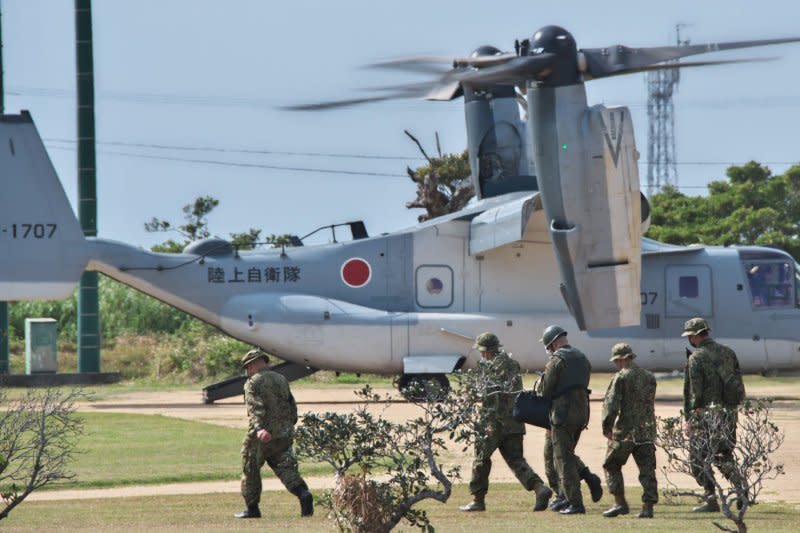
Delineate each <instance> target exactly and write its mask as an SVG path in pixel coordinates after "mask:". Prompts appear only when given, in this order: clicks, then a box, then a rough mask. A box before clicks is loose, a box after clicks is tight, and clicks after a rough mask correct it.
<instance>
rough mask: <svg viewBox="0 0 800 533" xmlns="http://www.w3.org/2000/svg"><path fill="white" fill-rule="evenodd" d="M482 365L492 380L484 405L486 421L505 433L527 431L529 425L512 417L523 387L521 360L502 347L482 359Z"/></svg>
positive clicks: (480, 363)
mask: <svg viewBox="0 0 800 533" xmlns="http://www.w3.org/2000/svg"><path fill="white" fill-rule="evenodd" d="M478 368H479V370H480V371H481V372H482V373H483V375H484V377H485V378H486V379H487V381H488V382H489V386H488V387H487V388H486V391H485V392H484V396H483V404H482V409H481V413H482V415H483V417H484V420H485V421H486V424H487V425H489V426H491V427H492V428H493V430H494V431H496V432H501V433H504V434H514V433H525V425H524V424H522V423H521V422H517V421H516V420H514V419H513V418H511V412H512V411H513V410H514V399H515V398H516V396H517V393H518V392H520V391H522V376H521V375H520V368H519V363H518V362H517V361H516V360H514V359H512V358H511V356H510V355H508V354H507V353H506V352H505V350H500V351H499V352H497V354H495V356H494V357H493V358H492V359H488V360H486V359H481V360H480V362H479V363H478Z"/></svg>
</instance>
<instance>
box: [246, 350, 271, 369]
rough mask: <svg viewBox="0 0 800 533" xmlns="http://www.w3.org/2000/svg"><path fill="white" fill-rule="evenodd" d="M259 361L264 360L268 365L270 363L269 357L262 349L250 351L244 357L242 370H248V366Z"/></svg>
mask: <svg viewBox="0 0 800 533" xmlns="http://www.w3.org/2000/svg"><path fill="white" fill-rule="evenodd" d="M259 359H264V360H265V362H266V363H269V356H268V355H267V353H266V352H265V351H263V350H262V349H261V348H256V349H255V350H250V351H249V352H247V353H246V354H244V356H243V357H242V368H247V365H249V364H250V363H252V362H253V361H258V360H259Z"/></svg>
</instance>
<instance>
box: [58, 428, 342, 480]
mask: <svg viewBox="0 0 800 533" xmlns="http://www.w3.org/2000/svg"><path fill="white" fill-rule="evenodd" d="M80 416H81V418H82V419H83V420H84V421H85V427H86V431H85V433H84V435H83V437H82V438H81V440H80V443H79V444H78V449H79V453H77V454H76V455H75V460H74V462H73V463H72V465H71V468H72V470H73V471H74V472H75V473H76V474H77V479H76V480H75V481H72V482H68V483H59V484H57V485H54V486H52V487H51V488H71V489H80V488H96V487H112V486H122V485H140V484H153V483H173V482H186V481H211V480H235V479H239V475H240V473H241V462H240V458H239V449H240V447H241V442H242V437H243V436H244V430H243V429H231V428H225V427H221V426H217V425H213V424H206V423H202V422H192V421H188V420H180V419H176V418H170V417H164V416H157V415H155V416H154V415H137V414H124V413H81V414H80ZM301 472H302V473H303V475H322V474H328V473H330V472H331V470H330V468H328V467H327V466H323V465H322V464H314V463H307V462H305V463H303V464H302V465H301ZM264 474H265V477H269V476H272V472H271V471H270V470H269V468H267V469H265V471H264Z"/></svg>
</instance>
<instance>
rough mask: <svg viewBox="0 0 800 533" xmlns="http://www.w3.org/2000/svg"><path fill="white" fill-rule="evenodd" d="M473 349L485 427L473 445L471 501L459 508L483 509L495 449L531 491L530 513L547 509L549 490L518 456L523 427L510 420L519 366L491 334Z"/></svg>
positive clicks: (484, 335) (519, 384)
mask: <svg viewBox="0 0 800 533" xmlns="http://www.w3.org/2000/svg"><path fill="white" fill-rule="evenodd" d="M475 349H476V350H478V351H480V353H481V361H479V362H478V369H479V370H480V371H481V372H482V373H483V375H484V377H485V378H486V382H487V383H488V384H489V386H488V388H487V390H485V391H484V396H483V402H482V404H481V418H482V420H483V421H484V422H485V424H486V425H485V427H484V430H485V435H484V437H485V438H483V439H482V440H479V441H478V442H477V443H475V459H474V461H473V463H472V479H471V480H470V482H469V492H470V494H472V501H471V502H470V503H468V504H467V505H464V506H462V507H460V508H459V509H460V510H461V511H467V512H470V511H485V510H486V493H487V492H488V491H489V473H490V472H491V470H492V454H493V453H494V452H495V450H498V449H499V450H500V454H501V455H502V456H503V459H505V461H506V464H508V466H509V467H510V468H511V470H512V471H513V472H514V475H515V476H517V479H518V480H519V482H520V483H522V486H523V487H525V489H526V490H528V491H531V490H532V491H535V493H536V501H535V504H534V507H533V510H534V511H543V510H545V509H547V502H548V501H549V500H550V496H552V495H553V491H552V490H550V488H549V487H547V485H545V484H544V482H543V481H542V479H541V478H540V477H539V476H538V475H536V472H534V471H533V469H532V468H531V467H530V465H528V462H527V461H526V460H525V458H524V457H523V456H522V439H523V436H524V434H525V426H524V425H523V424H522V423H521V422H517V421H515V420H514V419H513V418H512V417H511V412H512V410H513V408H514V398H515V396H516V393H517V392H520V391H521V390H522V377H521V376H520V368H519V363H518V362H516V361H515V360H514V359H512V358H511V357H510V356H509V355H508V354H507V353H506V352H505V350H502V349H501V344H500V340H499V339H498V338H497V335H495V334H494V333H482V334H480V335H478V337H477V339H476V340H475Z"/></svg>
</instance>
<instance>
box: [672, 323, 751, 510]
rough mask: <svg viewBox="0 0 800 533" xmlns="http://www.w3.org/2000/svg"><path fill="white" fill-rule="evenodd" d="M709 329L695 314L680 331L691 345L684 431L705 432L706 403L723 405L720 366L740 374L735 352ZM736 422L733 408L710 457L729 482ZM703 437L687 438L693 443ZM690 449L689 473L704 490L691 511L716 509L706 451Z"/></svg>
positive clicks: (733, 471) (733, 472)
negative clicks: (716, 447) (717, 446)
mask: <svg viewBox="0 0 800 533" xmlns="http://www.w3.org/2000/svg"><path fill="white" fill-rule="evenodd" d="M710 332H711V327H710V326H709V325H708V322H707V321H706V320H705V319H704V318H701V317H695V318H691V319H689V320H687V321H686V323H685V324H684V325H683V333H682V334H681V336H682V337H687V340H688V341H689V344H690V345H691V346H692V347H693V348H694V351H693V352H691V353H690V352H689V351H688V350H687V354H689V353H690V355H689V357H688V359H687V360H686V370H685V372H684V378H683V416H684V418H685V420H686V422H685V428H686V431H687V432H689V433H691V432H700V433H701V434H702V432H706V431H708V429H707V428H706V427H705V424H704V421H703V411H704V410H705V408H706V407H707V406H709V405H711V404H714V405H725V402H724V401H723V389H724V387H725V384H724V383H723V381H722V379H721V377H720V369H723V368H725V369H728V370H729V371H730V372H732V373H733V372H735V373H738V374H739V375H740V376H741V371H740V369H739V360H738V359H737V357H736V353H735V352H734V351H733V350H731V349H730V348H728V347H727V346H723V345H722V344H719V343H718V342H716V341H715V340H714V339H712V338H711V336H710ZM740 383H741V382H740ZM736 423H737V416H736V409H735V408H733V409H731V410H730V412H729V413H728V424H727V433H726V434H725V435H723V436H721V438H720V439H719V440H720V442H721V444H720V446H719V448H720V449H718V450H717V453H715V454H714V458H713V460H712V462H713V463H714V464H715V465H717V468H718V469H719V470H720V472H722V474H723V475H724V476H725V478H726V479H728V480H729V481H730V482H731V483H735V481H736V480H737V478H738V474H737V471H736V463H735V459H734V457H733V449H732V447H733V445H734V444H735V443H736ZM702 440H703V439H690V441H691V442H692V443H693V444H696V443H698V442H700V441H702ZM689 452H690V458H691V463H692V476H693V477H694V479H695V481H697V483H698V485H701V486H702V487H703V489H704V491H705V494H704V496H703V501H704V503H703V505H700V506H699V507H695V508H694V509H693V510H692V511H693V512H696V513H713V512H719V510H720V508H719V502H718V501H717V497H716V494H715V490H714V488H715V482H714V477H713V473H712V472H711V470H710V469H709V468H707V467H706V465H707V464H708V462H707V460H706V459H707V455H708V450H703V449H701V448H700V447H699V446H698V447H694V446H693V447H692V448H691V449H690V450H689Z"/></svg>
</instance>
